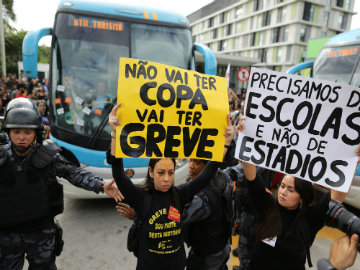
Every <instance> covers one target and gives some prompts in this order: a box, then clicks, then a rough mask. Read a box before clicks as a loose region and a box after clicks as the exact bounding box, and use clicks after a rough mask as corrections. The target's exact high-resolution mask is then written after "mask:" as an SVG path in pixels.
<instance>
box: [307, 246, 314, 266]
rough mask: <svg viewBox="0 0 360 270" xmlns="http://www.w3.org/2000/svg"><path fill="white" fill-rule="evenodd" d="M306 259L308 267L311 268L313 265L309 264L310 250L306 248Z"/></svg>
mask: <svg viewBox="0 0 360 270" xmlns="http://www.w3.org/2000/svg"><path fill="white" fill-rule="evenodd" d="M306 259H307V262H308V265H309V267H312V266H313V264H312V262H311V256H310V248H307V249H306Z"/></svg>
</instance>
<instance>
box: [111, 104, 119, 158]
mask: <svg viewBox="0 0 360 270" xmlns="http://www.w3.org/2000/svg"><path fill="white" fill-rule="evenodd" d="M120 106H121V103H119V104H116V106H115V107H114V108H113V109H112V110H111V112H110V114H109V125H110V127H111V130H112V131H111V155H113V156H115V146H116V143H115V139H116V127H117V126H120V125H121V123H120V122H119V118H118V117H117V115H116V112H117V109H118V108H119V107H120Z"/></svg>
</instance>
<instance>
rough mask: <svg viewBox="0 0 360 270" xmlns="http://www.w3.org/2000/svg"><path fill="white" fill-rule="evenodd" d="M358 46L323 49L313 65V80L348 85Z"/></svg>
mask: <svg viewBox="0 0 360 270" xmlns="http://www.w3.org/2000/svg"><path fill="white" fill-rule="evenodd" d="M359 50H360V45H351V46H343V47H332V48H324V49H323V50H322V51H321V52H320V54H319V56H318V57H317V59H316V61H315V63H314V69H313V72H314V78H317V79H323V80H328V81H334V78H336V82H340V83H346V84H349V82H350V78H351V74H352V72H353V69H354V66H355V63H356V61H357V56H359Z"/></svg>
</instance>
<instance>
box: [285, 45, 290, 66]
mask: <svg viewBox="0 0 360 270" xmlns="http://www.w3.org/2000/svg"><path fill="white" fill-rule="evenodd" d="M290 61H291V45H288V46H286V62H290Z"/></svg>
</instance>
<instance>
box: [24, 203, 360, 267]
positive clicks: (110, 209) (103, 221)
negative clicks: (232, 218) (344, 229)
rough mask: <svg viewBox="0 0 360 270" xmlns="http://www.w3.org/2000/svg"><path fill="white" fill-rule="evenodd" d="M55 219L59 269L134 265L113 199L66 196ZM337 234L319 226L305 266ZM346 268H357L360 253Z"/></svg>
mask: <svg viewBox="0 0 360 270" xmlns="http://www.w3.org/2000/svg"><path fill="white" fill-rule="evenodd" d="M353 211H356V210H353ZM355 214H357V215H359V214H360V212H355ZM57 219H58V220H59V222H60V224H61V226H62V227H63V230H64V241H65V245H64V250H63V252H62V254H61V255H60V256H59V257H58V258H57V266H58V269H59V270H83V269H92V270H95V269H96V270H97V269H98V270H131V269H135V266H136V258H135V257H134V256H133V254H132V253H130V252H128V250H127V249H126V239H127V232H128V229H129V227H130V225H131V222H130V221H129V220H126V219H125V218H123V217H122V216H120V215H119V214H118V213H117V212H116V211H115V202H114V201H113V200H111V199H100V200H96V199H92V200H78V199H67V198H65V211H64V213H63V214H61V215H60V216H58V218H57ZM340 236H341V232H340V231H338V230H329V229H324V230H322V231H321V232H320V233H319V234H318V237H317V238H316V240H315V242H314V244H313V246H312V248H311V258H312V261H313V264H314V267H312V268H309V267H308V266H307V265H306V268H307V269H317V267H316V262H317V260H318V259H320V258H323V257H326V258H327V257H328V256H329V251H330V245H331V242H332V239H335V238H337V237H340ZM233 242H235V243H236V242H237V241H233ZM228 265H229V266H230V269H232V265H238V259H237V258H231V259H230V260H229V263H228ZM24 269H27V266H26V265H25V268H24ZM349 269H353V270H355V269H360V256H358V258H357V259H356V262H355V265H354V266H353V267H351V268H349Z"/></svg>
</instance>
